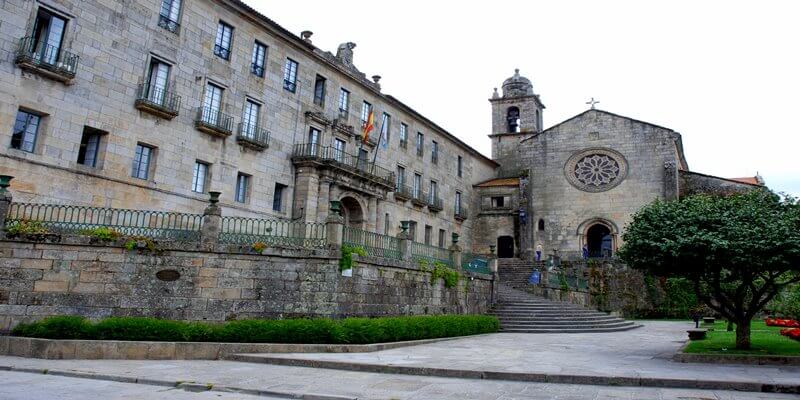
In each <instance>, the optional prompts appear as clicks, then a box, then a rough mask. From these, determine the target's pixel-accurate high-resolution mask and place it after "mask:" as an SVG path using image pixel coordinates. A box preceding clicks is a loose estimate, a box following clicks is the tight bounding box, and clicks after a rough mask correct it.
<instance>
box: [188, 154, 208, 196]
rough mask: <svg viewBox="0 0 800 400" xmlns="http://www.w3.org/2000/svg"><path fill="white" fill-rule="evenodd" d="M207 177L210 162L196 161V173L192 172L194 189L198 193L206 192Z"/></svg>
mask: <svg viewBox="0 0 800 400" xmlns="http://www.w3.org/2000/svg"><path fill="white" fill-rule="evenodd" d="M207 179H208V164H206V163H204V162H202V161H195V162H194V174H192V191H193V192H196V193H205V191H206V182H207Z"/></svg>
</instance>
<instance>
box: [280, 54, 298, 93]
mask: <svg viewBox="0 0 800 400" xmlns="http://www.w3.org/2000/svg"><path fill="white" fill-rule="evenodd" d="M283 88H284V89H286V90H288V91H290V92H292V93H294V92H295V90H297V61H295V60H292V59H291V58H287V59H286V66H285V67H284V68H283Z"/></svg>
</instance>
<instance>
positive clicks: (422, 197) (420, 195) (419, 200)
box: [411, 190, 428, 207]
mask: <svg viewBox="0 0 800 400" xmlns="http://www.w3.org/2000/svg"><path fill="white" fill-rule="evenodd" d="M411 204H413V205H415V206H417V207H425V206H427V205H428V194H427V193H425V192H423V191H422V190H417V191H416V193H413V192H412V193H411Z"/></svg>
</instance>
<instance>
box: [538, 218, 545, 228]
mask: <svg viewBox="0 0 800 400" xmlns="http://www.w3.org/2000/svg"><path fill="white" fill-rule="evenodd" d="M539 230H540V231H543V230H544V220H543V219H540V220H539Z"/></svg>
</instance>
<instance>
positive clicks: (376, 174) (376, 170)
mask: <svg viewBox="0 0 800 400" xmlns="http://www.w3.org/2000/svg"><path fill="white" fill-rule="evenodd" d="M292 160H293V161H294V162H300V161H307V160H311V161H317V162H322V163H325V164H332V165H335V166H337V167H339V168H341V169H343V170H345V171H348V172H351V173H353V174H357V175H361V176H365V177H367V178H370V179H373V180H375V181H377V182H378V183H380V184H382V185H384V186H388V187H391V188H394V187H395V175H394V172H393V171H390V170H388V169H386V168H383V167H381V166H379V165H376V164H375V163H374V162H371V161H369V160H368V159H367V158H364V157H358V156H356V155H353V154H349V153H347V152H345V151H343V150H340V149H337V148H335V147H331V146H321V145H319V144H297V145H295V147H294V152H293V153H292Z"/></svg>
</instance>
